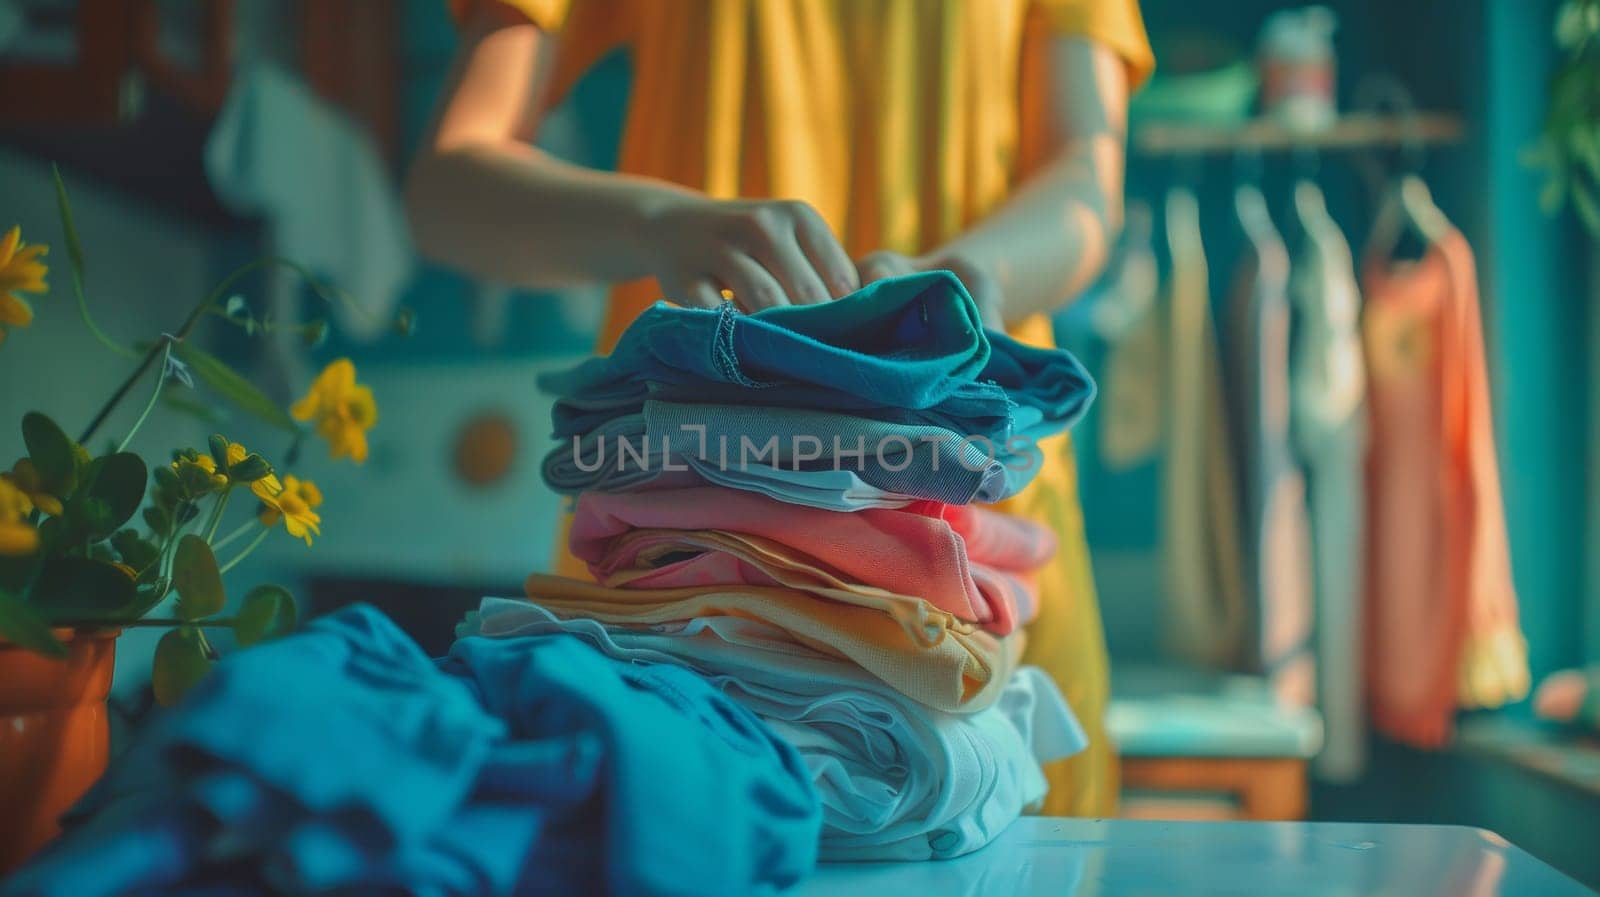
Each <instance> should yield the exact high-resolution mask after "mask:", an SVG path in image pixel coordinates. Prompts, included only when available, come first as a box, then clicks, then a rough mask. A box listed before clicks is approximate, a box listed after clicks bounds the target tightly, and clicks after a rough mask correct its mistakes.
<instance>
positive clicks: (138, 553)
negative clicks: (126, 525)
mask: <svg viewBox="0 0 1600 897" xmlns="http://www.w3.org/2000/svg"><path fill="white" fill-rule="evenodd" d="M111 547H112V548H115V549H116V550H117V557H119V558H121V559H122V562H123V563H124V564H127V565H128V566H130V567H132V568H133V569H134V570H135V571H138V572H143V571H144V569H145V568H146V567H149V566H150V565H151V564H154V563H155V562H156V560H157V559H158V558H160V557H161V549H160V548H159V547H158V546H157V545H156V544H155V543H154V542H151V541H149V540H147V539H142V538H140V537H139V534H138V533H137V532H135V531H134V530H131V529H125V530H118V531H117V532H116V533H115V534H114V535H112V537H111Z"/></svg>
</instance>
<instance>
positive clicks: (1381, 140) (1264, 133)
mask: <svg viewBox="0 0 1600 897" xmlns="http://www.w3.org/2000/svg"><path fill="white" fill-rule="evenodd" d="M1463 131H1464V128H1463V126H1462V123H1461V119H1460V118H1457V117H1456V116H1454V115H1445V114H1439V113H1425V114H1417V115H1407V116H1397V115H1373V114H1354V115H1346V116H1344V117H1343V118H1340V119H1339V120H1338V121H1336V122H1334V124H1333V125H1332V126H1330V127H1328V128H1325V129H1323V130H1320V131H1309V132H1303V131H1294V130H1290V129H1289V128H1286V127H1284V126H1283V125H1281V124H1279V123H1277V122H1275V121H1272V120H1271V119H1264V118H1257V119H1251V120H1249V121H1246V122H1241V123H1239V124H1237V125H1199V124H1167V123H1163V124H1156V123H1151V124H1146V125H1142V126H1140V127H1138V128H1136V129H1135V130H1134V133H1133V148H1134V150H1135V151H1136V152H1138V153H1140V154H1143V155H1147V156H1161V155H1183V154H1191V153H1192V154H1201V153H1232V152H1240V151H1252V150H1253V151H1259V152H1274V151H1288V150H1296V149H1308V150H1323V149H1361V148H1368V147H1383V146H1402V145H1405V144H1408V143H1421V144H1443V143H1456V142H1459V141H1460V140H1461V137H1462V133H1463Z"/></svg>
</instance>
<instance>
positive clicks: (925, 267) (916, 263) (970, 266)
mask: <svg viewBox="0 0 1600 897" xmlns="http://www.w3.org/2000/svg"><path fill="white" fill-rule="evenodd" d="M856 270H857V271H858V272H860V274H861V284H862V286H865V285H867V284H869V283H875V282H877V281H880V280H883V279H885V278H888V277H898V276H900V275H902V274H911V273H913V272H915V271H949V272H951V273H952V274H954V275H955V276H956V277H957V278H959V279H960V281H961V282H962V284H964V285H965V286H966V288H967V292H968V293H971V294H972V301H973V302H976V303H977V305H978V314H979V316H980V317H981V318H982V320H983V326H985V327H992V328H994V329H995V330H1004V329H1005V315H1004V314H1003V313H1002V310H1001V308H1000V283H999V281H997V280H996V279H995V277H994V275H993V274H991V273H989V271H988V269H986V268H985V267H983V266H982V265H979V264H978V263H976V262H974V261H973V260H971V259H969V258H967V257H966V256H963V255H961V254H959V253H954V252H932V253H929V254H928V255H919V256H909V255H904V254H902V253H899V252H893V251H891V250H888V249H880V250H878V251H877V252H874V253H871V254H869V255H864V256H862V257H861V258H859V259H856Z"/></svg>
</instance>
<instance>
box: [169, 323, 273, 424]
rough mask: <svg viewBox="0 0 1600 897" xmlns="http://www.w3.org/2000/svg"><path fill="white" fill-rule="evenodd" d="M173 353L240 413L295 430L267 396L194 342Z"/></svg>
mask: <svg viewBox="0 0 1600 897" xmlns="http://www.w3.org/2000/svg"><path fill="white" fill-rule="evenodd" d="M172 351H173V352H174V353H175V354H176V355H177V356H178V358H179V359H180V360H181V361H183V362H184V363H185V364H187V365H189V368H190V369H191V370H193V371H194V373H195V376H197V377H199V378H200V379H201V380H204V381H205V382H206V383H207V384H209V385H210V386H211V388H212V389H214V390H216V391H217V392H218V393H220V394H221V395H222V397H223V398H225V399H227V400H228V401H230V402H232V403H233V404H235V405H237V406H238V407H239V408H240V409H241V410H243V411H245V412H248V413H250V414H252V415H255V416H256V417H258V418H260V419H261V420H263V421H265V422H266V423H269V424H272V425H273V426H275V427H280V428H282V429H284V430H288V431H291V432H292V431H294V430H297V429H299V428H298V427H296V426H295V422H294V418H291V417H290V416H289V415H288V413H287V412H285V411H284V410H283V409H282V408H280V407H278V405H277V403H276V402H274V401H272V400H271V399H270V398H267V394H266V393H264V392H262V391H261V390H259V389H257V388H256V387H255V385H254V384H252V383H251V382H250V381H248V380H246V379H245V378H244V377H242V376H240V375H239V374H238V373H237V372H236V371H234V370H233V368H230V367H228V366H227V365H226V364H224V363H223V362H222V361H221V360H220V359H218V358H217V357H216V356H214V355H211V354H210V353H208V352H206V351H204V350H202V349H200V348H199V347H197V346H195V345H194V344H193V343H191V342H189V341H187V340H185V341H183V342H181V343H175V344H174V345H173V347H172Z"/></svg>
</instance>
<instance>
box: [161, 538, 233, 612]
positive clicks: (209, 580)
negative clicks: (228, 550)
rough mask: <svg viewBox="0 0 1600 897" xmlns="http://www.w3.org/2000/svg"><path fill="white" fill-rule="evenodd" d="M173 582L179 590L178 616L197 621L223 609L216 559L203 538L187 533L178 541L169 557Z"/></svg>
mask: <svg viewBox="0 0 1600 897" xmlns="http://www.w3.org/2000/svg"><path fill="white" fill-rule="evenodd" d="M172 584H173V587H174V588H176V589H177V590H178V607H177V612H178V616H179V617H182V618H183V619H185V620H199V619H202V618H204V617H209V616H211V615H212V614H214V613H216V612H217V611H220V610H222V603H223V599H224V593H223V591H222V573H221V572H220V571H219V570H218V569H217V558H216V556H215V555H213V554H212V553H211V546H210V545H208V544H206V540H205V539H202V538H200V537H199V536H197V535H195V534H194V533H190V534H188V535H186V536H184V537H183V538H182V539H179V540H178V550H177V552H176V553H174V555H173V559H172Z"/></svg>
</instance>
